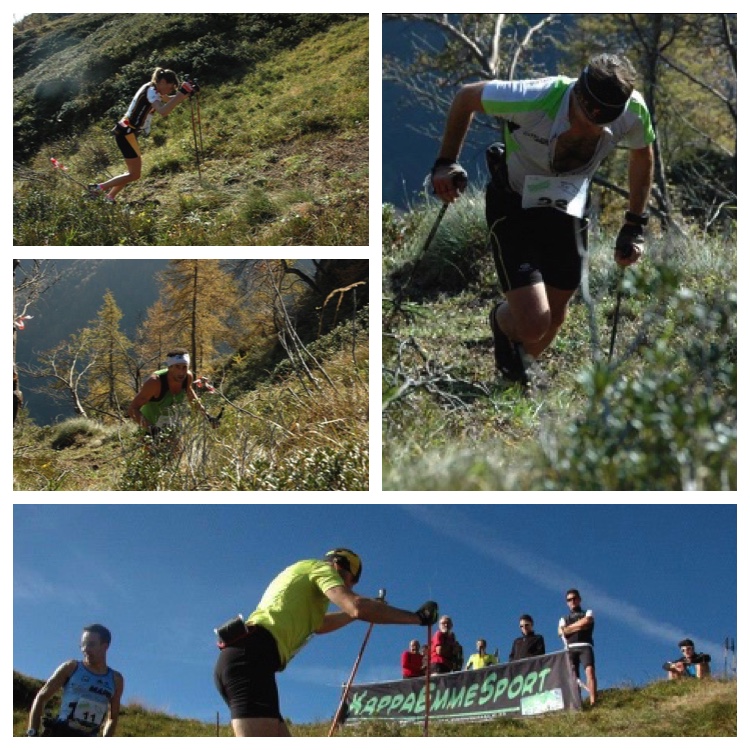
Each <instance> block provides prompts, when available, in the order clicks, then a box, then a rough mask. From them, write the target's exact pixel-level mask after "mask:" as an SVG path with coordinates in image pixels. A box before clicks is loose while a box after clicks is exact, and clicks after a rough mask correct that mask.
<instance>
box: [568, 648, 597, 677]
mask: <svg viewBox="0 0 750 750" xmlns="http://www.w3.org/2000/svg"><path fill="white" fill-rule="evenodd" d="M569 653H570V663H571V664H572V665H573V669H574V670H575V673H576V675H577V676H578V677H580V676H581V674H580V668H581V667H583V669H584V670H585V669H586V667H593V666H594V648H593V646H573V645H571V647H570V651H569Z"/></svg>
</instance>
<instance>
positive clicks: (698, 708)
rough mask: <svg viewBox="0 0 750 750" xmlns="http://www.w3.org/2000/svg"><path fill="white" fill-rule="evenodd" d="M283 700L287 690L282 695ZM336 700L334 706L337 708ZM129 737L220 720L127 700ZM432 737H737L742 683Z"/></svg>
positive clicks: (321, 729)
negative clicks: (185, 716)
mask: <svg viewBox="0 0 750 750" xmlns="http://www.w3.org/2000/svg"><path fill="white" fill-rule="evenodd" d="M24 682H25V683H27V684H31V685H38V686H41V682H39V681H34V680H31V678H25V677H24V676H22V675H19V674H18V673H17V672H14V673H13V688H14V705H13V735H14V736H16V737H17V736H21V735H23V734H24V733H25V729H26V726H27V724H28V708H29V706H30V703H29V702H28V700H29V699H28V698H26V700H25V701H24V700H18V699H17V696H18V692H19V685H20V684H22V683H24ZM36 689H38V687H37V688H36ZM282 701H283V696H282ZM334 709H335V707H332V708H331V711H332V712H333V710H334ZM221 722H222V723H221V725H220V727H219V728H218V734H219V736H222V737H229V736H231V730H230V728H229V726H228V725H227V718H226V715H224V716H222V717H221ZM329 726H330V725H329V724H300V725H295V724H291V726H290V729H291V732H292V735H293V736H296V737H325V736H326V735H327V734H328V729H329ZM422 729H423V727H422V724H414V725H410V726H399V725H397V724H389V723H386V722H377V721H376V722H369V723H363V724H361V725H359V726H352V727H346V726H344V727H343V728H342V729H341V730H340V734H341V735H342V736H348V737H415V736H421V735H422ZM117 734H118V735H119V736H123V737H215V736H217V727H216V725H215V724H210V723H204V722H199V721H194V720H191V719H181V718H178V717H176V716H169V715H167V714H164V713H159V712H154V711H149V710H148V709H146V708H144V707H142V706H138V705H128V704H127V700H126V705H125V707H124V710H123V712H122V716H121V719H120V724H119V728H118V733H117ZM430 735H431V736H434V737H736V736H737V683H736V682H735V681H722V680H708V681H704V682H698V681H689V680H685V681H683V682H658V683H653V684H651V685H646V686H645V687H640V688H632V687H623V688H615V689H611V690H604V691H602V692H601V694H600V699H599V702H598V704H597V706H596V708H595V709H584V710H583V711H582V712H580V713H566V714H550V715H547V716H539V717H535V718H531V719H502V720H498V721H493V722H482V723H477V724H471V723H452V722H435V721H433V722H431V723H430Z"/></svg>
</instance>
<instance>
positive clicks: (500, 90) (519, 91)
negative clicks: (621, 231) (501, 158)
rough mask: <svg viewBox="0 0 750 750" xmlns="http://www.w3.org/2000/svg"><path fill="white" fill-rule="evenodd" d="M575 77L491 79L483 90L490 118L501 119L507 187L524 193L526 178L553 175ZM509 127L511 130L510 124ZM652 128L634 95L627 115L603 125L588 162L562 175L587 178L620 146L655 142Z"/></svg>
mask: <svg viewBox="0 0 750 750" xmlns="http://www.w3.org/2000/svg"><path fill="white" fill-rule="evenodd" d="M575 82H576V79H574V78H567V77H566V76H555V77H552V78H541V79H538V80H527V81H489V82H488V83H487V84H486V85H485V87H484V89H483V91H482V106H483V108H484V111H485V112H486V113H487V114H488V115H495V116H497V117H501V118H502V119H503V120H505V153H506V160H507V163H508V179H509V182H510V186H511V188H513V190H515V191H516V192H517V193H522V192H523V188H524V179H525V178H526V177H527V176H529V175H540V176H545V175H548V176H555V175H557V174H559V173H558V172H555V171H553V169H552V159H553V156H554V154H555V147H556V145H557V139H558V138H559V136H560V135H561V134H562V133H564V132H565V131H566V130H568V129H569V128H570V120H569V118H568V111H569V106H570V97H571V96H572V93H573V86H574V85H575ZM509 124H510V126H509ZM654 139H655V135H654V130H653V128H652V126H651V117H650V115H649V112H648V109H647V108H646V103H645V102H644V100H643V97H642V96H641V95H640V94H639V93H638V92H637V91H633V93H632V95H631V97H630V100H629V101H628V104H627V106H626V107H625V111H624V112H623V113H622V114H621V115H620V116H619V117H618V118H617V119H616V120H615V121H614V122H610V123H608V124H607V125H604V126H603V130H602V135H601V138H600V139H599V143H598V145H597V147H596V150H595V151H594V155H593V156H592V158H591V161H589V163H588V164H584V165H583V166H582V167H580V168H578V169H574V170H571V171H570V172H567V173H566V174H576V175H583V176H585V177H586V178H589V179H590V178H591V177H592V176H593V174H594V172H596V170H597V168H598V167H599V164H601V162H602V161H603V160H604V158H605V157H606V156H607V155H608V154H610V153H611V152H612V151H613V150H614V149H615V147H616V146H617V145H618V144H621V145H623V146H625V147H627V148H629V149H638V148H645V147H646V146H648V145H649V144H651V143H653V141H654Z"/></svg>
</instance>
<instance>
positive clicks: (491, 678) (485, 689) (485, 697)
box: [479, 672, 497, 706]
mask: <svg viewBox="0 0 750 750" xmlns="http://www.w3.org/2000/svg"><path fill="white" fill-rule="evenodd" d="M495 680H497V673H496V672H493V673H492V674H491V675H488V676H487V679H485V681H484V682H483V683H482V687H481V690H480V692H481V693H482V697H481V698H480V699H479V705H480V706H483V705H484V704H485V703H487V701H489V700H492V693H493V690H494V687H493V686H494V684H495Z"/></svg>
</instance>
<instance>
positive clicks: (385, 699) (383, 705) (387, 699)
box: [378, 695, 391, 716]
mask: <svg viewBox="0 0 750 750" xmlns="http://www.w3.org/2000/svg"><path fill="white" fill-rule="evenodd" d="M390 702H391V696H390V695H384V696H383V697H382V698H381V699H380V701H379V702H378V716H380V714H382V713H383V711H384V710H385V709H386V708H388V705H389V704H390Z"/></svg>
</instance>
